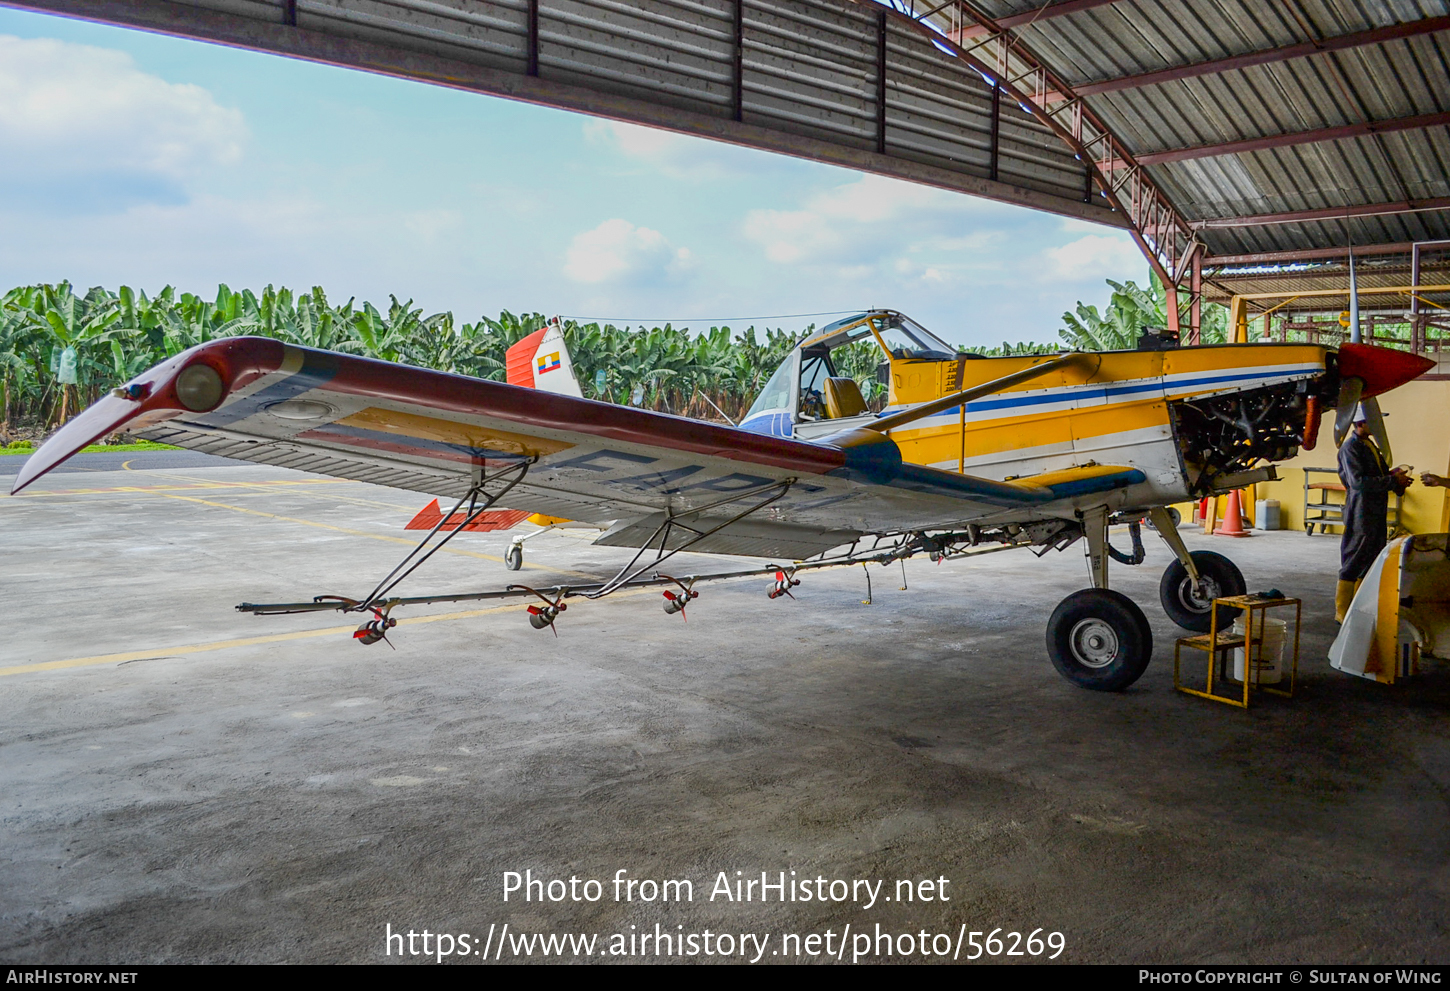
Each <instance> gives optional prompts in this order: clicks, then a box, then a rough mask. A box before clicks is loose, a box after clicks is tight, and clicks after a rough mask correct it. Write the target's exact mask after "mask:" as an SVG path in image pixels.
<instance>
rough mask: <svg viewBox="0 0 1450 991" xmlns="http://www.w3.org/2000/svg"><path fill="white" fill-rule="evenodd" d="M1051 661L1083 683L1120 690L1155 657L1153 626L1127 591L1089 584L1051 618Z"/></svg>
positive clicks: (1096, 688)
mask: <svg viewBox="0 0 1450 991" xmlns="http://www.w3.org/2000/svg"><path fill="white" fill-rule="evenodd" d="M1047 655H1048V656H1049V657H1051V658H1052V666H1053V667H1055V668H1057V670H1058V673H1059V674H1061V675H1062V676H1063V677H1064V678H1066V679H1067V680H1068V681H1070V682H1072V683H1073V684H1074V685H1077V686H1078V687H1079V688H1090V689H1092V690H1093V691H1097V692H1121V691H1122V690H1123V689H1125V688H1127V687H1128V686H1129V685H1131V684H1132V683H1133V682H1135V681H1137V680H1138V678H1139V677H1140V676H1141V675H1142V674H1143V672H1144V671H1145V670H1146V669H1147V667H1148V662H1149V661H1150V660H1152V658H1153V631H1152V630H1151V629H1149V628H1148V617H1147V616H1144V615H1143V610H1141V609H1139V608H1138V606H1137V603H1135V602H1134V601H1133V600H1132V599H1130V598H1128V597H1127V596H1126V595H1124V594H1123V593H1122V592H1114V591H1113V590H1112V589H1107V588H1085V589H1083V590H1082V591H1081V592H1074V593H1072V594H1071V595H1069V596H1068V597H1067V598H1065V599H1063V600H1062V602H1061V603H1060V604H1059V605H1058V607H1057V609H1056V610H1054V611H1053V613H1052V618H1051V619H1049V620H1048V621H1047Z"/></svg>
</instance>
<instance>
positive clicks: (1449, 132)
mask: <svg viewBox="0 0 1450 991" xmlns="http://www.w3.org/2000/svg"><path fill="white" fill-rule="evenodd" d="M0 4H7V5H12V6H23V7H27V8H30V9H41V10H51V11H54V12H57V13H63V14H67V15H70V16H77V17H85V18H90V19H94V20H102V21H108V22H111V23H119V24H129V25H133V26H137V27H142V28H146V29H148V30H157V31H164V32H168V33H172V34H179V35H184V36H188V37H195V38H201V39H205V40H210V41H219V42H222V43H224V44H234V45H241V46H244V47H249V48H254V49H261V50H266V51H275V52H280V53H283V54H288V55H293V56H297V57H302V58H310V59H316V60H319V61H325V62H330V63H333V64H340V65H351V66H355V67H358V68H363V69H368V70H370V71H376V72H384V73H388V74H390V75H397V76H403V77H407V78H414V79H421V80H426V81H430V82H434V83H440V84H442V85H447V86H455V87H459V88H465V89H474V90H478V91H481V92H489V93H497V94H499V95H504V96H509V97H513V98H516V99H525V100H530V101H533V102H539V103H545V104H549V105H552V106H560V107H566V108H570V109H575V110H582V111H584V112H586V113H592V114H598V115H601V116H606V117H614V118H617V119H623V120H634V121H638V122H640V123H645V124H651V125H655V126H663V127H670V128H673V129H675V130H680V131H685V132H688V133H695V134H701V135H705V136H708V137H712V138H720V139H724V140H729V141H736V142H739V143H741V144H746V145H752V146H754V147H760V148H768V149H771V150H775V151H784V152H787V153H791V154H798V155H802V156H805V157H812V158H817V159H820V160H823V161H830V162H834V163H837V164H842V165H848V166H851V167H854V168H861V169H864V170H867V171H874V172H880V173H882V174H886V175H896V176H899V177H902V178H907V179H911V180H914V181H919V182H928V183H932V184H935V185H939V186H944V187H946V188H954V189H961V190H964V191H969V192H974V193H978V194H980V195H986V196H992V197H995V198H998V199H1004V200H1006V201H1008V202H1016V203H1022V204H1025V205H1030V206H1034V207H1038V208H1042V209H1049V210H1054V211H1057V212H1061V213H1066V214H1069V215H1071V216H1079V217H1089V218H1091V219H1097V220H1102V221H1104V222H1107V223H1114V224H1118V225H1120V226H1133V225H1136V229H1137V230H1139V231H1140V232H1141V233H1142V234H1144V236H1146V238H1147V239H1148V240H1149V241H1150V242H1152V243H1154V244H1155V245H1156V246H1157V248H1158V252H1157V253H1158V256H1159V258H1160V260H1161V261H1162V263H1163V264H1164V265H1165V266H1176V267H1177V268H1178V270H1179V271H1178V272H1175V275H1176V274H1179V273H1182V272H1184V271H1185V268H1184V260H1185V259H1188V258H1191V257H1192V255H1193V253H1192V252H1191V251H1190V250H1189V242H1190V239H1197V240H1198V241H1199V242H1201V244H1202V245H1203V246H1204V247H1205V249H1206V252H1207V254H1208V255H1209V256H1233V255H1244V254H1255V253H1265V252H1283V251H1295V250H1303V249H1313V248H1331V247H1336V246H1342V245H1344V244H1346V243H1347V242H1349V241H1351V240H1352V241H1353V242H1354V243H1355V244H1357V245H1392V244H1403V243H1407V242H1411V241H1416V240H1425V239H1441V238H1450V0H1057V2H1051V0H970V4H971V6H970V8H969V7H968V6H966V5H965V4H964V3H963V2H962V0H949V2H947V3H945V4H943V3H942V2H941V0H880V2H878V0H295V2H294V0H170V2H168V3H166V4H148V3H136V2H135V0H0ZM886 9H889V10H891V11H893V12H894V13H893V15H892V16H886V15H885V14H883V10H886ZM903 14H906V15H911V16H912V17H920V18H925V21H926V22H928V23H929V24H930V29H927V28H925V27H923V26H922V25H921V24H914V23H912V21H911V19H910V17H906V16H901V15H903ZM983 16H985V17H987V18H990V19H992V20H994V21H1001V22H1002V23H1001V24H998V25H996V28H1002V27H1004V26H1005V28H1006V29H1007V30H1008V31H1009V33H1007V34H1003V33H1001V32H1000V31H997V30H995V29H994V27H993V25H992V24H990V23H988V24H986V25H984V24H983V23H982V17H983ZM933 32H935V33H933ZM1366 32H1370V34H1369V35H1367V36H1366V35H1365V33H1366ZM1293 46H1298V47H1297V48H1296V47H1293ZM1285 49H1287V51H1286V50H1285ZM1223 60H1233V61H1231V62H1227V63H1226V62H1224V61H1223ZM883 70H884V71H883ZM1144 73H1153V74H1156V75H1154V76H1152V77H1149V78H1134V77H1139V76H1141V75H1142V74H1144ZM988 76H990V77H993V78H995V79H999V80H1001V82H1002V85H1003V87H1004V88H1003V89H1002V90H1000V91H999V95H998V98H997V99H995V100H994V97H993V93H994V89H995V85H994V83H993V82H992V81H991V80H989V79H988V78H985V77H988ZM1033 87H1036V88H1035V89H1034V88H1033ZM1064 91H1065V92H1064ZM1003 94H1012V95H1003ZM1073 94H1076V95H1078V96H1080V97H1081V98H1082V99H1081V100H1080V102H1072V100H1071V99H1067V98H1068V97H1071V96H1072V95H1073ZM1019 99H1020V100H1022V101H1024V102H1034V103H1035V104H1036V108H1035V110H1024V108H1023V107H1020V106H1019V105H1018V101H1019ZM994 107H995V112H994ZM1425 115H1439V116H1437V117H1433V118H1432V119H1431V120H1429V121H1421V122H1419V123H1417V124H1414V126H1410V125H1407V124H1405V123H1404V119H1405V118H1421V117H1424V116H1425ZM1397 121H1398V122H1399V123H1395V122H1397ZM1386 122H1389V126H1390V127H1391V128H1393V129H1392V130H1389V131H1380V132H1375V133H1371V132H1370V130H1369V129H1368V128H1367V125H1370V124H1374V123H1381V124H1383V123H1386ZM1324 128H1348V129H1350V130H1351V131H1352V132H1354V133H1347V134H1346V133H1339V134H1336V135H1334V136H1332V137H1323V136H1319V137H1316V138H1315V140H1312V141H1311V140H1306V139H1305V138H1304V132H1314V131H1318V130H1322V129H1324ZM1246 140H1258V141H1261V143H1262V146H1260V147H1256V148H1254V149H1252V150H1248V149H1242V148H1240V149H1223V148H1221V147H1219V146H1222V145H1225V144H1228V143H1231V142H1242V141H1246ZM1205 146H1208V147H1207V148H1205ZM1215 149H1217V150H1215ZM1138 156H1150V157H1149V158H1148V159H1147V160H1145V164H1144V165H1143V166H1142V167H1141V168H1138V169H1135V168H1133V167H1132V166H1133V163H1134V162H1135V161H1136V159H1137V157H1138ZM1155 156H1156V157H1155ZM1089 163H1091V165H1090V164H1089ZM1093 169H1096V170H1097V174H1096V176H1095V175H1094V173H1093ZM1095 182H1096V183H1097V184H1098V186H1102V185H1103V184H1104V183H1105V184H1106V189H1104V188H1095V186H1094V183H1095ZM1108 193H1111V195H1108ZM1306 213H1308V214H1312V215H1311V216H1296V215H1302V214H1306ZM1245 218H1248V219H1245ZM1210 260H1211V257H1210ZM1297 271H1298V272H1299V273H1300V274H1299V275H1295V276H1293V277H1294V278H1305V279H1311V278H1319V277H1322V278H1324V279H1328V278H1331V277H1337V273H1335V272H1334V271H1333V270H1332V269H1331V268H1329V267H1323V266H1321V267H1319V268H1317V269H1314V270H1313V272H1314V273H1316V274H1304V273H1306V272H1308V271H1309V270H1304V269H1299V270H1297ZM1217 278H1219V279H1220V284H1222V285H1227V284H1229V283H1230V282H1232V281H1233V280H1234V279H1237V278H1239V276H1238V275H1237V274H1232V270H1230V274H1222V273H1221V274H1220V275H1219V276H1217ZM1244 284H1245V285H1247V284H1249V283H1247V282H1245V283H1244Z"/></svg>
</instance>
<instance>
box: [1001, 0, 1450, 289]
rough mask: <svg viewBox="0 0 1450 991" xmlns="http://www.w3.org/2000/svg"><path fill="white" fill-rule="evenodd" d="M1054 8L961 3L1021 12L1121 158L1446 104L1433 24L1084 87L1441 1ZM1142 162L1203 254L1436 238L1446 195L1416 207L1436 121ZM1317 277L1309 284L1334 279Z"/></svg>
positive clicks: (1437, 147)
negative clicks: (1318, 214)
mask: <svg viewBox="0 0 1450 991" xmlns="http://www.w3.org/2000/svg"><path fill="white" fill-rule="evenodd" d="M1054 6H1059V5H1054V4H1047V5H1044V4H1042V3H1041V2H1030V3H1023V2H1021V0H977V7H978V8H979V9H980V10H981V11H982V12H983V13H985V14H986V15H988V16H989V17H992V18H994V19H1001V18H1009V19H1010V18H1013V17H1014V16H1017V15H1029V14H1033V13H1036V14H1037V15H1038V16H1037V19H1036V20H1035V21H1032V22H1030V23H1028V24H1021V25H1018V26H1017V27H1015V29H1014V30H1015V32H1016V34H1017V36H1018V37H1019V38H1020V39H1021V40H1022V42H1023V44H1025V45H1026V46H1027V47H1028V48H1029V49H1030V50H1031V51H1032V53H1033V54H1034V55H1036V56H1037V57H1038V59H1039V60H1040V61H1041V62H1042V63H1043V64H1044V65H1045V66H1046V67H1047V68H1048V69H1049V70H1050V71H1051V72H1053V73H1054V74H1055V75H1057V76H1058V77H1059V78H1060V79H1061V80H1062V81H1063V83H1064V84H1066V86H1067V87H1069V88H1070V89H1074V90H1076V89H1078V88H1080V87H1087V89H1088V95H1086V96H1085V97H1084V100H1085V103H1086V105H1087V106H1088V107H1089V108H1090V109H1091V110H1092V111H1093V112H1094V113H1096V114H1097V115H1098V117H1099V118H1100V119H1101V120H1102V121H1103V122H1104V123H1105V124H1106V125H1107V126H1108V127H1109V128H1110V129H1111V130H1112V132H1113V133H1114V135H1115V136H1117V137H1118V138H1119V139H1120V140H1121V142H1122V143H1123V145H1124V146H1125V148H1126V149H1127V151H1128V152H1129V153H1130V154H1132V155H1134V156H1137V155H1148V154H1152V153H1158V152H1164V151H1176V150H1182V149H1192V148H1197V147H1200V146H1212V145H1222V144H1227V143H1229V142H1235V141H1243V140H1246V139H1255V138H1274V137H1279V136H1284V135H1293V134H1297V133H1298V132H1304V131H1314V130H1318V129H1321V128H1329V127H1342V126H1346V125H1358V124H1364V123H1367V122H1374V121H1392V120H1394V119H1396V118H1403V117H1416V116H1420V115H1426V114H1435V113H1443V112H1445V111H1450V31H1446V30H1443V29H1441V30H1436V31H1432V32H1428V33H1420V34H1410V33H1409V32H1404V33H1405V34H1407V35H1408V36H1405V37H1399V38H1394V39H1391V40H1383V41H1376V42H1374V43H1370V44H1357V45H1353V46H1350V47H1342V48H1339V49H1338V50H1329V51H1323V50H1321V51H1318V52H1317V53H1315V54H1310V55H1307V56H1304V57H1295V58H1282V59H1277V60H1273V61H1267V62H1265V63H1264V64H1259V65H1250V66H1245V67H1238V68H1234V67H1229V68H1225V69H1222V70H1221V71H1210V72H1205V73H1203V74H1199V75H1187V76H1184V77H1183V78H1170V79H1166V80H1157V81H1153V80H1149V81H1147V84H1145V85H1133V86H1129V87H1126V88H1121V89H1109V90H1108V91H1105V92H1092V89H1093V87H1094V86H1095V85H1098V84H1103V83H1105V82H1108V83H1109V85H1114V84H1113V83H1112V82H1110V81H1117V80H1123V79H1126V78H1128V77H1133V76H1138V75H1141V74H1143V73H1150V72H1151V73H1158V72H1163V71H1164V70H1178V69H1183V68H1184V67H1189V66H1194V65H1197V64H1199V63H1207V62H1214V61H1216V60H1223V59H1230V58H1234V57H1238V56H1244V55H1246V54H1251V53H1258V52H1267V51H1269V50H1272V49H1278V48H1284V47H1286V46H1293V45H1302V44H1304V43H1306V42H1308V43H1319V44H1325V43H1326V41H1327V42H1328V43H1329V46H1330V47H1333V45H1334V39H1337V38H1340V37H1342V36H1346V35H1351V36H1352V35H1355V34H1357V33H1359V32H1366V31H1372V30H1375V29H1384V28H1392V27H1394V26H1397V25H1411V24H1414V23H1415V22H1424V21H1429V20H1430V19H1432V18H1441V17H1445V16H1446V15H1450V3H1447V2H1445V0H1376V2H1351V0H1284V2H1279V3H1265V2H1252V0H1117V2H1112V3H1102V4H1098V5H1086V7H1085V9H1077V10H1076V11H1075V12H1072V13H1066V14H1061V15H1060V16H1052V14H1053V7H1054ZM1079 6H1082V5H1079ZM1043 15H1046V16H1043ZM1431 23H1432V24H1433V23H1434V22H1431ZM1147 169H1148V173H1149V175H1150V176H1151V177H1152V179H1153V180H1154V182H1155V183H1156V184H1157V186H1158V187H1159V188H1160V190H1162V191H1163V192H1164V193H1165V194H1166V196H1167V197H1168V199H1169V200H1170V201H1171V203H1172V205H1173V206H1174V208H1175V209H1176V210H1177V211H1178V213H1179V214H1180V215H1181V216H1182V217H1183V218H1184V219H1186V220H1187V221H1189V222H1190V223H1191V224H1195V225H1197V224H1202V226H1200V227H1197V231H1198V236H1199V237H1200V238H1201V239H1202V241H1203V242H1204V244H1205V245H1206V247H1207V250H1208V253H1209V254H1210V255H1238V254H1248V253H1257V252H1271V251H1289V250H1296V249H1305V248H1326V247H1333V246H1342V245H1344V244H1346V243H1348V242H1350V241H1352V242H1353V243H1355V244H1359V245H1365V244H1396V243H1403V242H1410V241H1417V240H1427V239H1441V238H1447V237H1450V209H1447V207H1450V202H1442V203H1439V204H1438V205H1436V204H1431V205H1434V207H1435V208H1434V209H1416V208H1417V207H1421V206H1424V205H1426V204H1424V203H1423V202H1422V201H1426V200H1430V201H1434V200H1446V201H1450V126H1446V125H1445V124H1443V123H1441V124H1437V125H1434V126H1430V127H1422V128H1414V129H1408V130H1399V131H1394V132H1391V133H1379V134H1363V135H1357V136H1350V137H1342V138H1338V139H1334V140H1321V141H1314V142H1307V143H1288V142H1285V143H1284V144H1283V145H1282V146H1279V147H1270V148H1263V149H1260V150H1254V151H1240V152H1236V153H1229V154H1217V155H1211V156H1207V157H1196V158H1190V159H1187V160H1180V161H1170V162H1163V163H1159V164H1152V165H1149V166H1147ZM1375 204H1379V205H1382V208H1383V210H1384V211H1385V212H1383V213H1382V214H1380V215H1371V216H1347V217H1345V216H1339V217H1332V216H1331V217H1326V218H1322V219H1314V220H1300V221H1298V222H1276V223H1250V224H1244V225H1237V224H1233V223H1231V221H1233V220H1234V219H1235V218H1243V217H1256V216H1261V215H1266V214H1269V215H1278V214H1293V213H1298V212H1301V211H1326V212H1330V213H1332V212H1333V211H1337V210H1347V211H1348V212H1349V213H1351V214H1353V213H1356V212H1359V210H1361V209H1363V208H1365V207H1366V205H1375ZM1357 208H1358V209H1357ZM1226 221H1227V222H1228V223H1226ZM1216 222H1217V223H1216ZM1317 271H1318V272H1319V273H1320V274H1321V276H1322V277H1323V278H1324V279H1328V278H1336V277H1340V276H1342V275H1343V273H1342V272H1341V271H1339V270H1335V269H1332V268H1329V267H1322V266H1321V267H1320V268H1319V269H1318V270H1317ZM1244 284H1245V285H1247V284H1248V283H1244Z"/></svg>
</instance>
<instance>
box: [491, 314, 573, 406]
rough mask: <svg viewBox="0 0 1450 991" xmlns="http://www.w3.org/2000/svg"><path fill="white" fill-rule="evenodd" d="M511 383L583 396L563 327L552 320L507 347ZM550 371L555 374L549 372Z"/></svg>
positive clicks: (505, 363) (507, 365)
mask: <svg viewBox="0 0 1450 991" xmlns="http://www.w3.org/2000/svg"><path fill="white" fill-rule="evenodd" d="M504 367H505V368H506V369H507V373H508V383H509V385H521V386H523V387H524V388H526V389H543V390H544V391H545V392H557V393H559V394H560V395H564V396H575V397H582V396H583V393H582V392H581V391H580V389H579V381H578V379H576V378H575V377H574V364H573V362H571V361H570V360H569V346H568V345H567V344H565V343H564V331H563V328H562V327H561V326H560V325H559V322H558V321H557V320H556V321H552V322H550V323H549V324H547V325H546V326H544V327H542V328H540V329H539V330H536V331H534V332H533V333H532V334H530V335H529V336H528V337H525V338H524V339H523V340H521V341H519V342H518V343H517V344H515V345H514V346H513V347H511V348H509V349H508V354H507V355H506V356H505V358H504ZM550 372H554V373H555V374H553V375H550V374H549V373H550Z"/></svg>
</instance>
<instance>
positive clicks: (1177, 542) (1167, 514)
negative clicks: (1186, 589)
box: [1148, 506, 1201, 589]
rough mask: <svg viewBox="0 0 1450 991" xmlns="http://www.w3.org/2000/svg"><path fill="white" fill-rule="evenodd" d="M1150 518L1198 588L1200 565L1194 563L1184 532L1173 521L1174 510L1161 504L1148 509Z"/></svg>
mask: <svg viewBox="0 0 1450 991" xmlns="http://www.w3.org/2000/svg"><path fill="white" fill-rule="evenodd" d="M1148 518H1149V519H1150V520H1152V521H1153V529H1155V530H1157V531H1158V536H1160V537H1162V538H1163V542H1164V543H1165V544H1167V545H1168V549H1169V550H1171V551H1172V552H1173V556H1174V557H1176V558H1178V563H1179V564H1181V565H1183V570H1185V571H1187V572H1188V576H1189V577H1190V578H1192V579H1193V587H1194V589H1198V587H1199V582H1200V581H1201V579H1200V578H1199V576H1198V565H1196V564H1194V563H1193V555H1191V554H1189V553H1188V548H1187V547H1185V546H1184V545H1183V534H1181V533H1179V532H1178V525H1177V524H1176V523H1174V522H1173V514H1172V511H1171V510H1169V509H1168V507H1166V506H1159V507H1157V508H1156V509H1150V510H1148Z"/></svg>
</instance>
